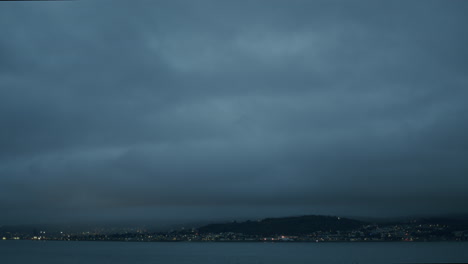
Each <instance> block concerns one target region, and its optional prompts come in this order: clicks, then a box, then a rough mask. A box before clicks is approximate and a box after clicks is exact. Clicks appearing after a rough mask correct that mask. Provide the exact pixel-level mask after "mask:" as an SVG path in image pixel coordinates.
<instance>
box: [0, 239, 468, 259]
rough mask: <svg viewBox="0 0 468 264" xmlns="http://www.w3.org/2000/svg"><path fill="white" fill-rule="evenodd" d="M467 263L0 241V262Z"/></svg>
mask: <svg viewBox="0 0 468 264" xmlns="http://www.w3.org/2000/svg"><path fill="white" fill-rule="evenodd" d="M448 262H451V263H461V262H465V263H468V243H457V242H431V243H395V242H394V243H383V242H380V243H187V242H185V243H184V242H175V243H163V242H160V243H136V242H126V243H125V242H64V241H0V263H15V264H24V263H28V264H29V263H35V264H42V263H44V264H45V263H47V264H55V263H57V264H59V263H60V264H63V263H70V264H74V263H86V264H88V263H89V264H94V263H100V264H106V263H109V264H111V263H112V264H121V263H132V264H133V263H135V264H139V263H164V264H166V263H167V264H187V263H203V264H215V263H216V264H221V263H226V264H263V263H265V264H267V263H268V264H277V263H278V264H279V263H281V264H284V263H308V264H311V263H317V264H327V263H330V264H335V263H336V264H338V263H339V264H342V263H350V264H356V263H359V264H371V263H372V264H376V263H448Z"/></svg>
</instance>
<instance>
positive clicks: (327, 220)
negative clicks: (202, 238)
mask: <svg viewBox="0 0 468 264" xmlns="http://www.w3.org/2000/svg"><path fill="white" fill-rule="evenodd" d="M364 224H366V222H363V221H358V220H353V219H348V218H342V217H341V218H340V217H336V216H321V215H309V216H299V217H283V218H266V219H263V220H261V221H246V222H241V223H237V222H232V223H224V224H210V225H206V226H203V227H200V228H199V229H198V232H200V233H222V232H233V233H243V234H249V235H280V234H281V235H301V234H307V233H313V232H316V231H346V230H351V229H355V228H359V227H361V226H362V225H364Z"/></svg>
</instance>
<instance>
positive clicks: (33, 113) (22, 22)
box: [0, 1, 468, 224]
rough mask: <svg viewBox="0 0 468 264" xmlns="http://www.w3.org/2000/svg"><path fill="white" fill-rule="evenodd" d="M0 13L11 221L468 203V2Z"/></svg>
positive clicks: (5, 192)
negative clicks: (467, 13) (467, 14)
mask: <svg viewBox="0 0 468 264" xmlns="http://www.w3.org/2000/svg"><path fill="white" fill-rule="evenodd" d="M2 5H3V6H4V7H3V8H1V10H0V26H1V27H2V28H3V29H4V30H3V32H2V36H1V37H0V124H1V129H0V211H2V212H4V213H3V214H1V216H0V224H2V223H17V222H28V221H31V220H30V219H31V216H35V217H36V220H37V221H49V220H50V219H55V220H57V219H58V220H60V219H66V220H70V219H86V220H93V219H94V220H97V219H111V218H112V219H115V218H116V217H117V218H122V219H130V220H131V219H134V220H137V219H163V218H181V219H214V218H219V217H250V216H251V217H262V216H271V215H288V214H308V213H317V214H322V213H323V214H339V215H343V214H344V215H372V216H379V215H388V216H400V215H411V214H445V213H468V212H467V211H466V207H465V206H464V205H463V202H464V201H466V200H467V193H466V189H467V187H468V180H467V179H468V178H467V177H466V174H467V173H468V165H466V164H468V162H467V157H468V137H467V136H466V135H468V125H467V124H468V122H467V121H468V120H467V119H468V116H467V113H468V107H467V106H466V102H465V98H466V97H467V96H468V90H467V89H466V87H467V84H468V78H467V77H466V76H468V74H467V73H468V72H467V71H468V63H467V62H468V48H467V47H468V37H467V36H468V34H467V31H466V27H465V26H464V25H466V24H467V22H468V21H467V18H466V12H467V11H468V5H467V4H466V3H465V2H464V1H450V2H443V1H412V2H411V3H400V2H398V3H397V2H391V3H387V2H385V3H384V2H378V3H376V2H374V1H359V2H353V3H348V2H346V3H345V2H339V1H323V2H320V1H318V2H310V1H292V2H288V3H285V2H284V1H267V2H265V1H255V2H251V1H241V2H236V3H228V2H222V3H220V2H218V1H201V2H200V1H198V2H196V3H195V2H189V1H171V2H169V1H166V2H157V3H156V2H150V1H147V2H145V1H142V2H138V3H130V2H115V1H112V3H111V2H110V1H107V2H106V1H103V2H100V3H90V2H86V1H75V2H53V3H5V4H2Z"/></svg>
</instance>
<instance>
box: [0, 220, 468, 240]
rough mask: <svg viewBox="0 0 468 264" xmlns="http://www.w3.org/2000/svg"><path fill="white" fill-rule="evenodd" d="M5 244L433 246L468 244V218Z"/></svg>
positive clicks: (231, 226) (6, 235) (58, 234)
mask: <svg viewBox="0 0 468 264" xmlns="http://www.w3.org/2000/svg"><path fill="white" fill-rule="evenodd" d="M0 239H2V240H35V241H54V240H55V241H128V242H182V241H187V242H208V241H210V242H315V243H317V242H389V241H404V242H430V241H468V223H467V221H466V220H451V219H415V220H408V221H404V222H393V223H392V222H385V223H369V222H364V221H357V220H352V219H348V218H341V217H334V216H301V217H287V218H268V219H263V220H258V221H246V222H240V223H237V222H230V223H222V224H211V225H207V226H202V227H199V228H190V229H186V228H181V229H178V230H171V231H167V232H151V231H148V230H146V229H144V228H121V229H116V230H111V231H110V230H98V229H94V230H91V231H80V232H70V231H48V230H38V229H33V230H29V231H27V230H26V231H25V230H22V231H19V230H15V228H13V227H5V226H4V227H0Z"/></svg>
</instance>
